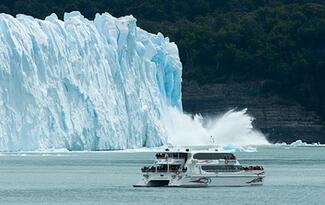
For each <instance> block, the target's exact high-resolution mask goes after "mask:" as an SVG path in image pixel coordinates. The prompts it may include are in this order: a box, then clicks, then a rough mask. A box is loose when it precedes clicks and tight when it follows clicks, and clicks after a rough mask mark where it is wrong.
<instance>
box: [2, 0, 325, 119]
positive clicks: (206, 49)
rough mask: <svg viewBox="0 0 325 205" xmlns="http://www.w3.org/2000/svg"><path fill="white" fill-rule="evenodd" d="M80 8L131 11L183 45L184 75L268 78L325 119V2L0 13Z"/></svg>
mask: <svg viewBox="0 0 325 205" xmlns="http://www.w3.org/2000/svg"><path fill="white" fill-rule="evenodd" d="M73 10H79V11H81V13H82V14H83V15H84V16H86V17H87V18H90V19H91V18H93V17H94V15H95V13H102V12H109V13H111V14H112V15H114V16H122V15H128V14H133V15H134V16H135V17H136V18H137V19H138V24H139V26H140V27H142V28H144V29H146V30H149V31H151V32H155V33H156V32H158V31H160V32H162V33H163V34H164V35H166V36H169V37H170V38H171V40H172V41H175V42H176V43H177V45H178V47H179V51H180V56H181V60H182V62H183V65H184V75H183V78H184V81H196V82H198V83H199V84H211V83H218V82H229V81H241V82H242V81H263V82H264V87H265V93H266V94H270V95H280V96H282V97H285V98H287V99H290V100H295V101H297V102H299V103H301V104H303V105H304V106H305V107H307V108H309V109H311V110H315V111H317V112H318V113H319V114H320V115H321V116H323V117H324V118H325V0H318V1H317V0H315V1H313V0H309V1H307V0H168V1H167V0H147V1H145V0H92V1H90V0H55V1H53V0H2V1H1V2H0V12H5V13H9V14H12V15H15V14H17V13H24V14H29V15H32V16H34V17H38V18H44V17H45V16H47V15H49V14H51V13H57V14H58V16H59V17H60V18H62V17H63V13H64V12H68V11H73Z"/></svg>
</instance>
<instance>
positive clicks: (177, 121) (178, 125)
mask: <svg viewBox="0 0 325 205" xmlns="http://www.w3.org/2000/svg"><path fill="white" fill-rule="evenodd" d="M253 121H254V118H253V117H252V116H250V115H249V114H247V109H243V110H240V111H235V110H229V111H228V112H226V113H224V114H223V115H220V116H216V117H207V118H204V117H202V115H200V114H196V115H189V114H184V113H181V112H180V111H178V110H176V109H174V108H169V109H168V114H167V115H166V117H165V118H164V119H163V123H164V125H165V128H166V132H167V136H168V142H169V143H170V144H172V145H179V146H202V145H211V144H212V143H213V142H212V140H211V137H210V136H212V139H213V141H214V143H215V144H218V145H229V144H231V145H239V146H245V145H266V144H269V142H268V141H267V140H266V138H265V136H264V135H263V134H262V133H261V132H259V131H257V130H255V129H254V127H253V125H252V122H253Z"/></svg>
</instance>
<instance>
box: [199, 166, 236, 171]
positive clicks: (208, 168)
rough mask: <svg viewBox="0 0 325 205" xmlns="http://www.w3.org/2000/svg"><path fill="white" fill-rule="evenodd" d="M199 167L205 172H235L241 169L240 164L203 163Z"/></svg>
mask: <svg viewBox="0 0 325 205" xmlns="http://www.w3.org/2000/svg"><path fill="white" fill-rule="evenodd" d="M201 168H202V170H203V171H206V172H236V171H240V170H241V166H240V165H203V166H202V167H201Z"/></svg>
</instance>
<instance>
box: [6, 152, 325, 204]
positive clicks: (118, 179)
mask: <svg viewBox="0 0 325 205" xmlns="http://www.w3.org/2000/svg"><path fill="white" fill-rule="evenodd" d="M257 150H258V151H257V152H239V153H236V155H237V156H238V159H239V160H240V161H241V162H242V164H261V165H263V166H264V168H265V170H266V175H267V177H266V179H265V183H264V185H263V186H259V187H222V188H214V187H211V188H133V187H132V185H133V184H134V183H136V182H137V181H138V179H139V177H140V168H141V167H142V166H143V165H144V164H150V163H151V162H152V159H153V156H154V154H153V153H150V152H142V153H126V152H72V153H2V154H0V204H1V205H3V204H78V205H79V204H80V205H84V204H143V205H145V204H150V205H152V204H204V205H210V204H226V205H227V204H236V205H237V204H240V205H241V204H277V205H278V204H308V205H311V204H324V203H325V147H284V146H281V147H280V146H270V147H257Z"/></svg>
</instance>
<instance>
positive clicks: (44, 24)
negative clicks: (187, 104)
mask: <svg viewBox="0 0 325 205" xmlns="http://www.w3.org/2000/svg"><path fill="white" fill-rule="evenodd" d="M181 75H182V65H181V62H180V59H179V56H178V49H177V46H176V45H175V44H174V43H172V42H169V39H168V38H165V37H164V36H163V35H162V34H160V33H158V34H157V35H155V34H151V33H148V32H146V31H144V30H142V29H140V28H139V27H137V26H136V19H135V18H134V17H132V16H125V17H121V18H115V17H113V16H111V15H110V14H108V13H104V14H101V15H99V14H97V15H96V17H95V19H94V20H93V21H92V20H88V19H86V18H84V17H83V16H82V15H81V14H80V13H79V12H71V13H66V14H65V15H64V20H63V21H61V20H59V19H58V18H57V16H56V15H55V14H52V15H51V16H48V17H47V18H46V19H45V20H40V19H35V18H33V17H30V16H26V15H17V16H16V17H12V16H10V15H7V14H0V96H1V98H0V119H1V120H0V151H26V150H46V149H59V148H67V149H69V150H111V149H126V148H135V147H142V146H147V147H152V146H160V145H162V144H165V143H166V142H167V141H166V140H167V139H166V130H165V128H164V126H163V124H162V123H161V119H162V116H163V115H164V110H165V109H166V108H167V107H170V106H172V107H176V108H177V109H179V110H182V105H181Z"/></svg>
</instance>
